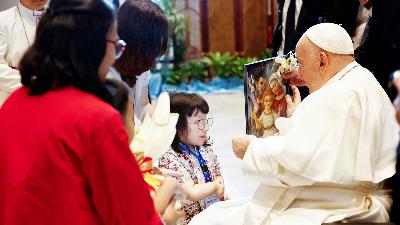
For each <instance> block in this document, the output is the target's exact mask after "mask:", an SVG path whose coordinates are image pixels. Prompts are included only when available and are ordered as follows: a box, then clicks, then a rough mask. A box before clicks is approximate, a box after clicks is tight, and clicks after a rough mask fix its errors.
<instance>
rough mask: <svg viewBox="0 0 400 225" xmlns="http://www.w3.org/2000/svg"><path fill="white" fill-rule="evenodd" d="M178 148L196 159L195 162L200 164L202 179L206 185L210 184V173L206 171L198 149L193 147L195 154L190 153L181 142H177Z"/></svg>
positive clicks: (206, 167) (206, 168)
mask: <svg viewBox="0 0 400 225" xmlns="http://www.w3.org/2000/svg"><path fill="white" fill-rule="evenodd" d="M179 148H181V149H182V150H183V151H184V152H186V153H188V154H190V155H192V156H194V157H195V158H196V159H197V161H198V162H199V164H200V168H201V171H202V172H203V175H204V179H205V181H206V183H208V182H211V181H212V178H211V174H210V171H209V170H208V166H207V164H206V161H205V160H204V158H203V157H202V156H201V154H200V150H199V147H197V146H194V148H195V150H196V152H197V154H196V153H194V152H192V151H191V150H190V149H189V148H188V147H187V146H186V145H184V144H182V143H181V142H179Z"/></svg>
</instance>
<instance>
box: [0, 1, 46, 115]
mask: <svg viewBox="0 0 400 225" xmlns="http://www.w3.org/2000/svg"><path fill="white" fill-rule="evenodd" d="M18 9H19V11H18ZM41 15H42V11H34V10H31V9H28V8H26V7H24V6H23V5H22V4H21V3H20V2H19V3H18V7H17V6H14V7H12V8H10V9H7V10H5V11H2V12H0V107H1V105H2V104H3V102H4V101H5V100H6V98H7V97H8V96H9V95H10V94H11V92H13V91H14V90H15V89H17V88H18V87H20V86H21V77H20V75H19V71H18V64H19V61H20V60H21V58H22V56H23V55H24V53H25V51H26V50H27V49H28V47H29V46H30V45H31V44H32V43H33V41H34V38H35V33H36V26H37V23H38V20H39V18H40V16H41Z"/></svg>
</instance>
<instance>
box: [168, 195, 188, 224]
mask: <svg viewBox="0 0 400 225" xmlns="http://www.w3.org/2000/svg"><path fill="white" fill-rule="evenodd" d="M175 202H176V200H175V199H173V200H172V201H171V202H170V203H169V204H168V206H167V208H166V209H165V211H164V213H163V214H162V217H163V219H164V222H165V224H167V225H175V224H176V222H177V221H178V220H179V218H181V217H182V216H184V215H185V211H184V210H183V209H182V208H181V209H179V210H177V209H176V208H175Z"/></svg>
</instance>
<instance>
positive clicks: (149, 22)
mask: <svg viewBox="0 0 400 225" xmlns="http://www.w3.org/2000/svg"><path fill="white" fill-rule="evenodd" d="M118 34H119V36H120V38H121V39H122V40H124V41H125V42H126V49H125V52H124V54H123V55H122V56H121V57H120V58H119V59H117V60H116V61H115V63H114V67H115V69H117V70H118V72H119V73H120V74H121V76H122V79H123V80H124V81H125V82H127V83H128V84H129V86H131V87H132V86H134V85H135V83H136V76H138V75H140V74H142V73H143V72H145V71H147V70H149V69H151V68H152V67H153V66H154V64H155V60H156V58H157V57H160V56H161V55H163V54H164V52H165V51H166V49H167V43H168V20H167V17H166V16H165V14H164V12H163V11H162V9H161V8H160V7H159V6H158V5H157V4H156V3H154V2H152V1H151V0H127V1H126V2H124V4H122V6H121V7H120V8H119V11H118Z"/></svg>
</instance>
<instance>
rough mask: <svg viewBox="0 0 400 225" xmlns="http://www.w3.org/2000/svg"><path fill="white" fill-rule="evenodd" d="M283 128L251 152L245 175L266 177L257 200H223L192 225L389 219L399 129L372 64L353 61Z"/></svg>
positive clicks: (288, 224) (308, 224) (253, 146)
mask: <svg viewBox="0 0 400 225" xmlns="http://www.w3.org/2000/svg"><path fill="white" fill-rule="evenodd" d="M277 127H278V128H279V129H281V128H283V130H280V134H281V136H271V137H268V138H264V139H262V138H258V139H255V140H253V141H252V142H251V144H250V145H249V147H248V149H247V151H246V154H245V156H244V159H243V162H242V170H243V172H244V174H245V175H246V176H252V177H254V178H256V179H257V180H258V181H260V182H261V184H260V186H259V187H258V189H257V191H256V193H255V194H254V196H253V197H252V199H251V200H250V201H248V202H247V203H246V204H243V203H241V204H235V203H234V202H233V203H232V202H231V203H223V204H220V203H217V204H215V205H214V206H212V207H210V208H209V209H207V210H205V211H203V212H202V213H201V214H199V215H198V216H196V217H195V218H194V219H193V220H192V222H191V223H190V225H200V224H209V225H213V224H233V225H234V224H246V225H253V224H254V225H255V224H257V225H258V224H268V225H270V224H271V225H292V224H293V225H295V224H296V225H297V224H302V225H318V224H321V223H324V222H334V221H340V220H344V221H362V222H387V221H388V219H389V216H388V213H387V212H388V210H389V208H390V204H391V198H390V196H389V194H388V190H384V188H383V187H382V183H381V181H383V180H384V179H386V178H389V177H391V176H392V175H393V174H394V173H395V163H396V158H395V157H396V147H397V144H398V143H399V127H398V124H397V122H396V120H395V111H394V108H393V106H392V104H391V102H390V100H389V98H388V97H387V95H386V93H385V92H384V90H383V89H382V88H381V86H380V85H379V83H378V82H377V81H376V79H375V78H374V76H373V75H372V74H371V73H370V72H369V71H368V70H366V69H365V68H363V67H361V66H360V65H358V64H357V63H356V62H353V63H350V64H349V65H347V66H346V67H345V68H343V70H341V71H340V72H339V73H338V74H336V75H335V76H334V77H333V78H331V79H330V80H329V81H328V82H327V83H326V84H325V85H324V86H323V87H321V88H320V89H319V90H317V91H315V92H313V93H312V94H310V95H309V96H308V97H307V98H306V99H305V100H304V101H303V102H301V103H300V105H299V106H298V108H297V109H296V111H295V112H294V114H293V116H292V117H291V118H288V119H283V118H282V119H280V120H279V125H277ZM227 204H230V206H229V207H225V206H226V205H227ZM232 212H236V213H235V214H233V213H232ZM226 213H227V214H229V215H232V217H230V218H226V217H225V216H224V215H225V214H226Z"/></svg>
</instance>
